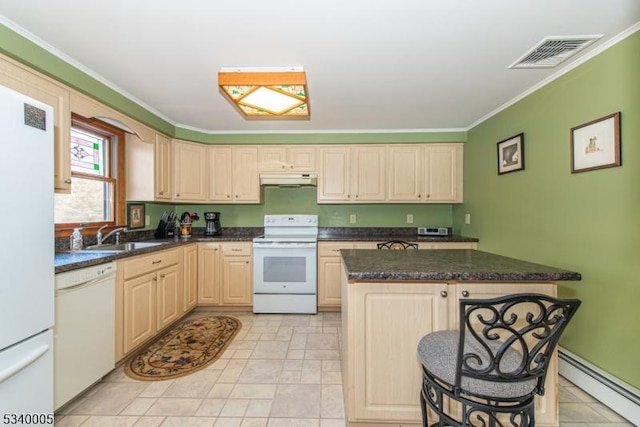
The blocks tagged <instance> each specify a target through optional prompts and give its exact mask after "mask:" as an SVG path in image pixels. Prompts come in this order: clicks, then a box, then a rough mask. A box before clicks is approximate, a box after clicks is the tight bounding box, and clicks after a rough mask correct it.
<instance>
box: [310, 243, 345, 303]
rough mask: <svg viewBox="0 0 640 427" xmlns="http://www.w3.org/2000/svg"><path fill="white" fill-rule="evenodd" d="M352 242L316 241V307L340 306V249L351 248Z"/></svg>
mask: <svg viewBox="0 0 640 427" xmlns="http://www.w3.org/2000/svg"><path fill="white" fill-rule="evenodd" d="M353 248H354V244H353V243H352V242H320V243H318V307H340V304H341V302H342V291H341V289H340V288H341V280H342V257H341V256H340V250H341V249H353Z"/></svg>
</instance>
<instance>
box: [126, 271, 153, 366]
mask: <svg viewBox="0 0 640 427" xmlns="http://www.w3.org/2000/svg"><path fill="white" fill-rule="evenodd" d="M156 281H157V276H156V273H155V272H153V273H148V274H145V275H143V276H140V277H137V278H135V279H131V280H126V281H125V282H124V298H123V305H124V321H123V326H124V345H123V348H124V353H125V354H126V353H128V352H129V351H131V350H132V349H134V348H135V347H137V346H138V345H140V344H142V343H143V342H145V341H146V340H148V339H149V338H151V337H152V336H153V335H154V334H155V332H156V301H155V294H156V293H155V287H156Z"/></svg>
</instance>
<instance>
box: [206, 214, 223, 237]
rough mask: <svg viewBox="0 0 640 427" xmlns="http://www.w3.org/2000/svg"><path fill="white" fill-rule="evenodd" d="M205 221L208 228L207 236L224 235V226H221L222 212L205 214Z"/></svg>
mask: <svg viewBox="0 0 640 427" xmlns="http://www.w3.org/2000/svg"><path fill="white" fill-rule="evenodd" d="M204 220H205V221H206V226H205V229H204V235H205V236H219V235H220V234H222V225H220V212H205V213H204Z"/></svg>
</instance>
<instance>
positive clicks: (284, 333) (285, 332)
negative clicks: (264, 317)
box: [273, 326, 293, 342]
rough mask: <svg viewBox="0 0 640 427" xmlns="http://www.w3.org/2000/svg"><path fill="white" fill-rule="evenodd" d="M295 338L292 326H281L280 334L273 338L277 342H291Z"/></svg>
mask: <svg viewBox="0 0 640 427" xmlns="http://www.w3.org/2000/svg"><path fill="white" fill-rule="evenodd" d="M292 336H293V327H292V326H280V327H279V328H278V333H277V334H276V336H275V337H274V338H273V339H274V340H276V341H287V342H288V341H289V340H290V339H291V337H292Z"/></svg>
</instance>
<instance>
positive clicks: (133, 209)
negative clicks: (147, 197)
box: [127, 203, 144, 229]
mask: <svg viewBox="0 0 640 427" xmlns="http://www.w3.org/2000/svg"><path fill="white" fill-rule="evenodd" d="M127 219H128V221H127V225H128V227H129V229H135V228H144V203H130V204H129V206H128V207H127Z"/></svg>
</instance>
